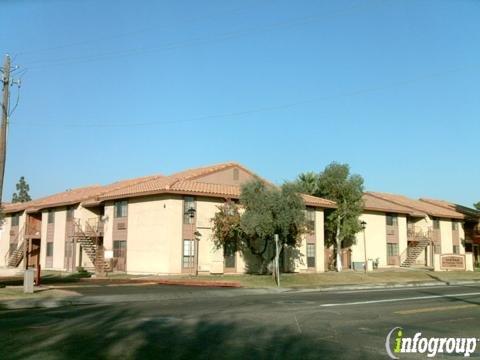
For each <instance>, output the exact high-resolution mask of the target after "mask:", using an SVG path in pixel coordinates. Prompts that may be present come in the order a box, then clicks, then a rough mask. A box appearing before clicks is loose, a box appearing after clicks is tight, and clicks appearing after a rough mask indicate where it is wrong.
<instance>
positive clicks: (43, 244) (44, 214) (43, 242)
mask: <svg viewBox="0 0 480 360" xmlns="http://www.w3.org/2000/svg"><path fill="white" fill-rule="evenodd" d="M47 224H48V212H47V211H42V231H41V239H40V266H41V267H42V269H45V264H46V259H47ZM54 246H55V245H54Z"/></svg>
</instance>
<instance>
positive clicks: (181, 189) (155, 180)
mask: <svg viewBox="0 0 480 360" xmlns="http://www.w3.org/2000/svg"><path fill="white" fill-rule="evenodd" d="M231 167H238V168H241V169H242V170H244V171H245V172H247V173H249V174H251V175H252V176H254V177H258V176H257V175H255V174H254V173H252V172H251V171H250V170H248V169H246V168H245V167H243V166H242V165H240V164H237V163H234V162H229V163H222V164H216V165H211V166H204V167H200V168H195V169H189V170H185V171H181V172H178V173H175V174H172V175H170V176H162V175H152V176H144V177H140V178H134V179H128V180H121V181H117V182H114V183H112V184H109V185H105V186H101V185H95V186H88V187H83V188H78V189H73V190H69V191H65V192H61V193H57V194H54V195H50V196H47V197H44V198H40V199H36V200H33V201H29V202H27V203H21V204H4V212H5V213H13V212H18V211H23V210H26V211H39V210H41V209H45V208H52V207H57V206H66V205H73V204H78V203H82V205H84V206H95V205H98V204H100V203H101V202H102V201H105V200H113V199H122V198H129V197H136V196H145V195H152V194H161V193H178V194H192V195H205V196H213V197H222V198H232V199H237V198H238V197H239V196H240V185H227V184H213V183H205V182H200V181H196V179H197V178H198V177H203V176H205V175H208V174H211V173H214V172H217V171H221V170H225V169H228V168H231ZM265 181H266V180H265ZM266 182H267V183H268V181H266ZM302 196H303V198H304V201H305V203H306V205H309V206H315V207H326V208H333V207H335V203H334V202H332V201H329V200H326V199H321V198H317V197H314V196H310V195H303V194H302Z"/></svg>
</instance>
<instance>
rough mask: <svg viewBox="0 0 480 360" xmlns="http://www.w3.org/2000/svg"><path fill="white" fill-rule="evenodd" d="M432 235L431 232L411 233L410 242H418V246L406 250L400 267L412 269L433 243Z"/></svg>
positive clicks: (401, 258)
mask: <svg viewBox="0 0 480 360" xmlns="http://www.w3.org/2000/svg"><path fill="white" fill-rule="evenodd" d="M430 234H431V232H430V231H427V232H426V233H424V232H422V231H418V232H416V231H414V230H412V231H411V233H409V237H408V238H409V240H413V241H416V242H417V244H416V245H415V246H408V247H407V249H405V252H404V253H403V254H402V255H401V256H400V266H402V267H410V266H412V265H414V264H415V262H416V260H417V258H418V256H419V255H420V254H421V253H422V252H423V250H425V249H426V248H427V246H428V245H429V244H430V243H431V235H430Z"/></svg>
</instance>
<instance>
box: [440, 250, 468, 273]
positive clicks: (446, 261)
mask: <svg viewBox="0 0 480 360" xmlns="http://www.w3.org/2000/svg"><path fill="white" fill-rule="evenodd" d="M440 268H441V269H442V270H465V255H453V254H452V255H440Z"/></svg>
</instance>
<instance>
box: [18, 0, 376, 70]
mask: <svg viewBox="0 0 480 360" xmlns="http://www.w3.org/2000/svg"><path fill="white" fill-rule="evenodd" d="M379 3H383V1H380V2H379ZM362 5H363V6H362ZM365 5H366V3H365V2H361V3H355V5H354V6H350V7H348V8H347V9H346V10H345V9H344V10H343V11H341V12H339V13H337V14H336V16H332V14H322V15H316V16H314V15H310V16H305V17H302V18H297V19H294V20H287V21H280V22H276V23H273V24H270V25H268V26H261V27H251V28H248V29H243V30H238V31H229V32H225V33H221V34H218V35H216V37H215V38H213V39H212V38H201V37H197V38H193V39H187V40H182V41H178V42H172V43H168V44H164V45H161V46H147V47H137V48H134V49H123V50H114V51H109V52H104V53H101V54H96V55H88V56H78V57H66V58H61V59H58V58H57V59H47V60H37V61H33V62H26V63H25V64H26V65H28V66H29V68H30V69H32V70H34V69H42V68H46V67H51V66H62V65H72V64H82V63H89V62H96V61H102V60H109V59H118V58H121V57H124V56H132V55H138V54H145V53H151V52H156V51H162V50H163V51H169V50H174V49H178V48H185V47H189V46H195V45H205V44H209V43H215V42H221V41H227V40H231V39H234V38H238V37H241V36H245V35H249V34H252V33H258V32H267V31H274V30H278V29H284V28H291V27H296V26H302V25H307V24H311V23H314V22H318V21H319V20H325V19H327V20H331V19H333V18H335V17H341V16H343V15H345V14H349V13H350V11H351V10H358V9H362V10H365V9H368V8H371V7H372V3H370V4H368V6H365ZM375 5H377V3H375ZM32 65H33V66H32Z"/></svg>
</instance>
